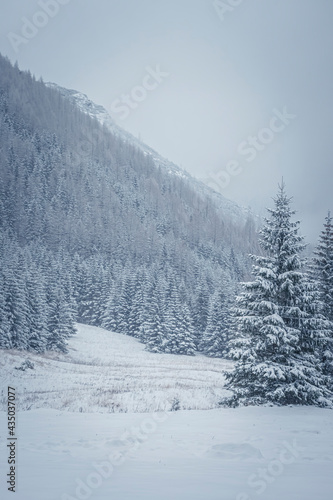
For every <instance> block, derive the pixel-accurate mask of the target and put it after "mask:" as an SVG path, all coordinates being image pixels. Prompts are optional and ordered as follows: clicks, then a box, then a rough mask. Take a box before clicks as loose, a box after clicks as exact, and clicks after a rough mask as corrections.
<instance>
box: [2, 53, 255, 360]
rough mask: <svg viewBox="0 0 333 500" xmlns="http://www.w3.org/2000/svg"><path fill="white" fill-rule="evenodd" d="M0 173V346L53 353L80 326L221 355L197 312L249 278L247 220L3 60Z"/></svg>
mask: <svg viewBox="0 0 333 500" xmlns="http://www.w3.org/2000/svg"><path fill="white" fill-rule="evenodd" d="M0 168H1V187H0V190H1V191H0V221H1V222H0V224H1V239H0V241H1V274H0V280H1V292H0V293H1V295H0V311H1V325H0V329H1V330H0V331H1V337H0V345H1V347H3V348H16V349H28V350H34V351H44V350H49V349H56V350H61V351H66V339H67V338H68V337H69V336H70V335H73V334H74V333H75V322H76V321H79V322H83V323H87V324H91V325H97V326H103V327H105V328H107V329H110V330H113V331H116V332H120V333H124V334H127V335H132V336H134V337H137V338H138V339H140V340H141V341H143V342H144V343H145V344H146V345H147V348H148V349H149V350H151V351H154V352H161V351H165V352H170V353H185V354H193V353H194V352H195V351H196V350H198V349H200V350H202V351H207V352H211V353H213V352H214V355H221V353H222V352H223V351H224V350H225V348H226V345H225V342H222V341H221V342H219V345H218V346H217V345H215V347H214V348H211V347H210V346H209V345H206V344H207V342H208V343H209V341H210V340H209V339H212V326H210V325H211V324H212V320H213V319H212V318H209V317H208V316H209V311H211V314H212V315H213V314H218V315H220V316H221V315H223V314H224V312H223V311H224V310H225V308H226V307H227V304H228V303H229V301H230V299H231V297H232V296H233V294H234V293H235V290H236V288H237V283H238V282H239V280H240V279H243V278H245V277H246V276H247V274H248V270H249V262H248V257H247V255H248V252H249V251H252V250H253V249H255V248H256V246H257V243H256V241H257V237H256V230H255V224H254V221H253V219H252V218H251V216H250V215H248V214H246V213H245V212H244V217H242V218H238V219H237V218H235V217H232V215H231V214H230V213H229V212H228V210H224V206H223V204H224V199H223V197H222V196H221V197H220V198H219V202H218V203H217V202H216V200H213V198H211V197H210V196H209V194H206V193H205V192H201V191H200V190H198V189H197V187H196V186H197V184H198V183H197V182H196V183H194V181H191V178H190V177H189V176H182V175H181V172H180V175H177V174H175V173H170V172H168V171H166V169H164V168H162V167H161V166H160V165H158V164H156V162H154V160H153V159H152V158H151V157H150V156H149V155H146V154H144V153H143V152H142V151H140V149H139V148H138V147H136V146H134V145H132V144H131V143H130V141H124V140H123V139H122V138H120V137H117V136H116V135H115V134H112V133H111V132H110V131H109V130H107V129H106V127H103V126H102V125H100V124H99V123H98V122H97V121H96V120H94V119H93V118H91V117H89V116H87V115H86V114H84V113H83V112H82V111H80V110H79V109H78V108H77V107H76V106H75V105H74V104H73V103H70V102H68V101H67V100H65V99H64V98H63V97H62V96H61V94H60V92H58V91H57V90H56V89H53V88H48V87H47V86H46V85H45V84H44V83H43V82H42V81H36V79H35V78H34V77H33V76H32V75H31V74H30V73H29V72H22V71H20V70H19V68H18V67H17V66H15V67H13V66H12V65H11V64H10V62H9V61H8V60H7V59H5V58H3V57H1V58H0ZM226 206H227V205H226ZM221 298H223V300H222V302H221V301H220V299H221ZM206 330H207V332H206ZM205 339H207V342H205ZM211 341H212V340H211ZM212 349H213V350H212Z"/></svg>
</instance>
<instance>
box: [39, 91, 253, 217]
mask: <svg viewBox="0 0 333 500" xmlns="http://www.w3.org/2000/svg"><path fill="white" fill-rule="evenodd" d="M46 85H47V86H48V87H50V88H52V89H55V90H57V91H58V92H60V94H61V95H62V96H63V97H65V98H66V99H68V100H69V101H71V102H72V103H74V104H76V105H77V106H78V107H79V109H80V110H81V111H83V112H84V113H86V114H88V115H89V116H91V117H92V118H95V119H96V120H97V121H98V122H99V123H101V124H102V125H105V126H106V127H107V128H108V129H109V130H110V131H111V132H112V133H113V134H115V135H117V136H118V137H120V138H121V139H122V140H124V141H126V142H129V143H130V144H132V145H134V146H136V147H138V148H139V149H141V150H142V151H143V152H144V153H145V154H146V155H149V156H151V157H152V159H153V161H154V163H155V165H156V166H157V167H161V168H163V169H165V170H166V171H167V172H169V174H170V175H177V176H179V177H183V178H184V179H187V180H188V181H189V182H190V183H191V185H192V187H193V188H194V189H195V190H196V191H197V192H199V193H201V194H202V195H203V196H209V197H210V198H211V199H212V200H213V201H214V203H215V205H216V207H217V208H218V209H221V210H222V211H223V212H224V213H225V214H227V215H228V216H229V217H231V218H232V219H233V220H235V221H244V217H245V216H246V215H247V214H248V212H249V210H248V209H247V208H245V207H240V206H239V205H237V203H235V202H233V201H232V200H228V199H227V198H225V197H224V196H223V195H222V194H221V193H218V192H216V191H214V190H213V189H211V188H210V187H209V186H207V185H206V184H204V183H203V182H201V181H200V180H198V179H196V178H195V177H192V176H191V175H190V174H189V173H188V172H186V171H185V170H183V169H181V168H180V167H178V166H177V165H175V164H174V163H173V162H171V161H169V160H167V159H166V158H163V157H162V156H161V155H160V154H158V153H157V152H156V151H154V150H153V149H152V148H151V147H149V146H148V145H147V144H144V143H143V142H142V141H140V140H139V139H138V138H136V137H135V136H134V135H132V134H131V133H129V132H127V131H126V130H125V129H123V128H122V127H120V126H119V125H118V124H117V123H116V122H115V121H114V120H113V118H112V117H111V115H110V114H109V113H108V111H107V110H106V109H105V108H104V107H103V106H101V105H98V104H95V103H94V102H93V101H91V100H90V99H89V98H88V96H87V95H86V94H83V93H82V92H79V91H77V90H73V89H66V88H64V87H60V86H59V85H57V84H56V83H51V82H48V83H46Z"/></svg>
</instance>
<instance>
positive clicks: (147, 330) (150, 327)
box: [140, 290, 164, 352]
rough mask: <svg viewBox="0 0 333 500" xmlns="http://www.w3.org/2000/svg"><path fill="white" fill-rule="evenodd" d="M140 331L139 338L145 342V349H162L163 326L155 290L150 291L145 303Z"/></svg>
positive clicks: (152, 350)
mask: <svg viewBox="0 0 333 500" xmlns="http://www.w3.org/2000/svg"><path fill="white" fill-rule="evenodd" d="M140 332H141V339H142V341H143V342H144V343H145V344H146V349H147V351H150V352H162V351H163V341H164V328H163V324H162V312H161V307H160V304H159V299H158V297H157V294H156V292H155V290H152V291H151V294H150V300H149V302H148V303H147V315H146V318H145V321H144V322H143V324H142V325H141V326H140Z"/></svg>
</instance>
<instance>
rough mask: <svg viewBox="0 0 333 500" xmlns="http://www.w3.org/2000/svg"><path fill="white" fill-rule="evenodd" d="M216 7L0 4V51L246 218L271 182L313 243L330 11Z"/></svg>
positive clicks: (300, 2)
mask: <svg viewBox="0 0 333 500" xmlns="http://www.w3.org/2000/svg"><path fill="white" fill-rule="evenodd" d="M216 3H217V4H218V5H214V2H213V0H168V1H166V0H127V1H124V0H94V1H93V0H39V1H38V0H11V2H7V1H5V0H0V5H1V16H0V17H1V18H0V32H1V39H0V51H1V53H2V54H4V55H7V56H8V57H9V58H10V59H11V60H12V61H13V62H14V61H15V60H17V61H18V63H19V66H20V68H21V69H30V70H31V72H32V73H34V74H35V75H36V76H37V77H39V76H42V77H43V79H44V81H53V82H56V83H58V84H59V85H62V86H64V87H68V88H74V89H77V90H80V91H82V92H84V93H86V94H87V95H88V96H89V97H90V98H91V99H92V100H94V101H95V102H96V103H98V104H102V105H103V106H104V107H105V108H106V109H107V110H108V111H109V112H110V113H111V115H112V116H113V118H114V119H115V120H116V121H117V122H118V123H119V124H120V125H121V126H123V127H124V128H126V129H127V130H129V131H130V132H132V133H133V134H134V135H136V136H139V137H140V138H141V139H142V140H143V141H144V142H146V143H147V144H148V145H150V146H151V147H153V148H154V149H156V150H157V151H158V152H159V153H161V154H162V155H163V156H165V157H167V158H169V159H170V160H172V161H174V162H175V163H177V164H178V165H180V166H182V167H183V168H184V169H186V170H187V171H189V172H190V173H191V174H193V175H195V176H196V177H198V178H201V179H203V180H205V182H207V183H209V184H210V185H211V186H212V187H214V188H215V189H217V190H219V191H221V192H222V193H223V194H224V195H225V196H226V197H228V198H231V199H233V200H235V201H237V202H238V203H240V204H243V205H250V206H252V207H253V208H254V210H255V211H259V210H261V208H262V207H264V206H267V205H271V197H272V196H274V194H275V192H276V188H277V184H278V182H279V181H280V180H281V177H282V176H283V177H284V179H285V182H286V184H287V190H288V193H289V194H290V196H293V198H294V208H295V209H297V211H298V216H299V218H300V219H301V220H302V232H303V234H305V235H306V236H307V237H308V240H311V241H316V239H317V235H318V233H319V231H320V230H321V228H322V223H323V222H324V217H325V216H326V214H327V210H328V209H329V208H331V209H332V211H333V203H332V189H333V182H332V180H333V175H332V165H333V162H332V158H331V157H332V152H331V149H332V147H331V145H332V143H333V141H332V138H331V135H332V122H333V98H332V92H333V65H332V62H333V29H332V21H333V1H332V0H316V1H313V0H279V1H277V0H243V1H241V0H225V1H222V0H220V1H219V2H216ZM42 4H44V10H43V8H42ZM30 23H32V24H30ZM36 25H37V27H36Z"/></svg>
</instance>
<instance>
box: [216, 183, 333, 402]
mask: <svg viewBox="0 0 333 500" xmlns="http://www.w3.org/2000/svg"><path fill="white" fill-rule="evenodd" d="M274 202H275V207H274V208H273V209H269V213H270V218H269V219H265V225H264V227H263V229H262V230H261V239H260V245H261V248H262V250H263V253H264V255H263V256H253V260H254V266H253V274H254V277H255V279H254V281H253V282H250V283H244V284H243V288H244V289H243V292H242V293H241V295H240V296H239V297H238V299H237V302H238V304H237V309H236V313H235V314H236V316H237V324H238V336H237V338H236V339H235V341H234V348H233V349H232V351H231V354H232V357H233V358H234V359H235V360H237V362H236V364H235V367H234V369H233V370H232V371H231V372H229V373H226V378H227V388H229V389H231V390H233V391H234V395H233V397H232V398H230V399H229V400H228V401H227V402H228V404H230V405H238V404H244V405H250V404H265V403H274V404H278V405H287V404H305V405H317V406H326V405H329V404H331V402H330V397H331V393H330V392H329V391H328V389H327V387H326V385H325V377H324V376H323V374H322V372H321V369H320V360H319V357H320V355H319V351H320V346H321V345H322V343H323V342H324V341H325V338H326V336H327V321H326V320H325V318H324V317H323V316H322V315H321V313H320V304H319V301H318V298H317V294H316V292H315V290H314V288H313V287H312V286H311V283H310V280H309V277H308V275H307V274H306V273H305V272H304V271H303V266H304V262H303V260H302V259H301V257H300V254H301V252H302V250H303V249H304V247H305V245H304V243H303V237H301V236H300V235H299V234H298V229H299V222H292V221H291V217H292V215H293V214H294V213H295V212H294V211H292V210H291V208H290V199H289V198H288V197H287V196H286V193H285V188H284V185H282V186H279V192H278V195H277V197H276V198H275V200H274Z"/></svg>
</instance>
